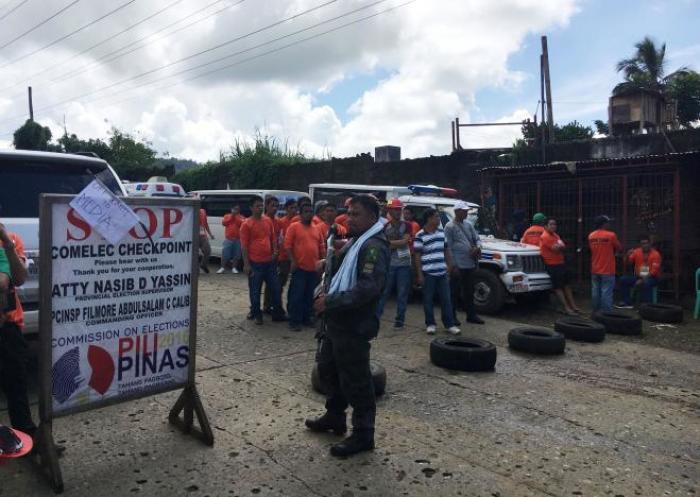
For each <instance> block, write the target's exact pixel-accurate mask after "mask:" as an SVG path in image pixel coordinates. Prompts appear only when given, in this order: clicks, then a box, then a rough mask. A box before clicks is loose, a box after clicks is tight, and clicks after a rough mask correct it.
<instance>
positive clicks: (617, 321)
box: [593, 311, 642, 335]
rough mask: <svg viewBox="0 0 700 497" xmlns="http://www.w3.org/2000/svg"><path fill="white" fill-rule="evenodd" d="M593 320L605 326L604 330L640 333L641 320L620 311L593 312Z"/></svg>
mask: <svg viewBox="0 0 700 497" xmlns="http://www.w3.org/2000/svg"><path fill="white" fill-rule="evenodd" d="M593 321H597V322H599V323H600V324H602V325H603V326H605V331H606V332H608V333H614V334H617V335H641V334H642V320H641V319H639V318H638V317H637V316H634V315H632V314H629V313H626V312H622V311H598V312H596V313H594V314H593Z"/></svg>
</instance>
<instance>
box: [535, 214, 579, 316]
mask: <svg viewBox="0 0 700 497" xmlns="http://www.w3.org/2000/svg"><path fill="white" fill-rule="evenodd" d="M565 250H566V245H565V244H564V242H563V241H562V239H561V238H560V237H559V235H558V234H557V221H556V219H552V218H550V219H548V220H547V223H546V224H545V225H544V233H542V236H541V237H540V255H541V256H542V259H543V260H544V264H545V268H546V269H547V273H548V274H549V277H550V278H551V280H552V287H553V288H554V293H555V294H556V296H557V298H558V299H559V302H561V304H562V306H563V307H564V312H566V314H569V315H575V314H578V313H580V312H581V309H579V308H578V306H577V305H576V302H574V295H573V293H572V292H571V287H570V286H569V281H570V279H571V275H570V274H569V270H568V269H567V267H566V264H565V262H564V252H565Z"/></svg>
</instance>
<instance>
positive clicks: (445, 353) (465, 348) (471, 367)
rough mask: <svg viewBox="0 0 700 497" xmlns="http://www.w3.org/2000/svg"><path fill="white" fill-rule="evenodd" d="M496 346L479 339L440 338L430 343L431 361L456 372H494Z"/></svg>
mask: <svg viewBox="0 0 700 497" xmlns="http://www.w3.org/2000/svg"><path fill="white" fill-rule="evenodd" d="M496 357H497V352H496V346H495V345H494V344H492V343H491V342H487V341H486V340H480V339H477V338H451V337H440V338H436V339H434V340H433V341H432V342H430V361H431V362H432V363H433V364H435V365H436V366H439V367H441V368H445V369H453V370H456V371H468V372H474V371H493V369H494V368H495V366H496Z"/></svg>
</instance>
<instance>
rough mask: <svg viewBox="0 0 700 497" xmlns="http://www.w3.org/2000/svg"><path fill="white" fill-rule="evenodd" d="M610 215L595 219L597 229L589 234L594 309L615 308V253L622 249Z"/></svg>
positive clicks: (608, 309)
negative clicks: (611, 225) (612, 228)
mask: <svg viewBox="0 0 700 497" xmlns="http://www.w3.org/2000/svg"><path fill="white" fill-rule="evenodd" d="M610 221H612V219H610V218H609V217H608V216H598V217H597V218H596V219H595V223H594V226H595V231H592V232H591V234H590V235H588V246H589V247H590V249H591V294H592V295H591V306H592V307H593V311H594V312H595V311H610V310H612V308H613V290H614V289H615V254H616V253H617V252H620V251H621V250H622V245H620V241H619V240H618V239H617V235H616V234H615V233H614V232H613V231H610Z"/></svg>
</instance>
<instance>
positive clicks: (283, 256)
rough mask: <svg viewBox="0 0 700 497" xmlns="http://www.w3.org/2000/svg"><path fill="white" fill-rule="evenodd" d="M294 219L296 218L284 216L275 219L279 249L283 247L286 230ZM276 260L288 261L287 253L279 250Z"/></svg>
mask: <svg viewBox="0 0 700 497" xmlns="http://www.w3.org/2000/svg"><path fill="white" fill-rule="evenodd" d="M296 217H297V216H294V217H289V216H284V217H278V218H277V227H278V228H279V232H278V238H277V243H278V245H279V246H280V247H283V246H284V239H285V237H286V236H287V230H288V229H289V227H290V226H291V225H292V223H294V219H295V218H296ZM277 259H278V260H280V261H288V260H289V256H288V255H287V251H286V250H282V249H280V253H279V257H278V258H277Z"/></svg>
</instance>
